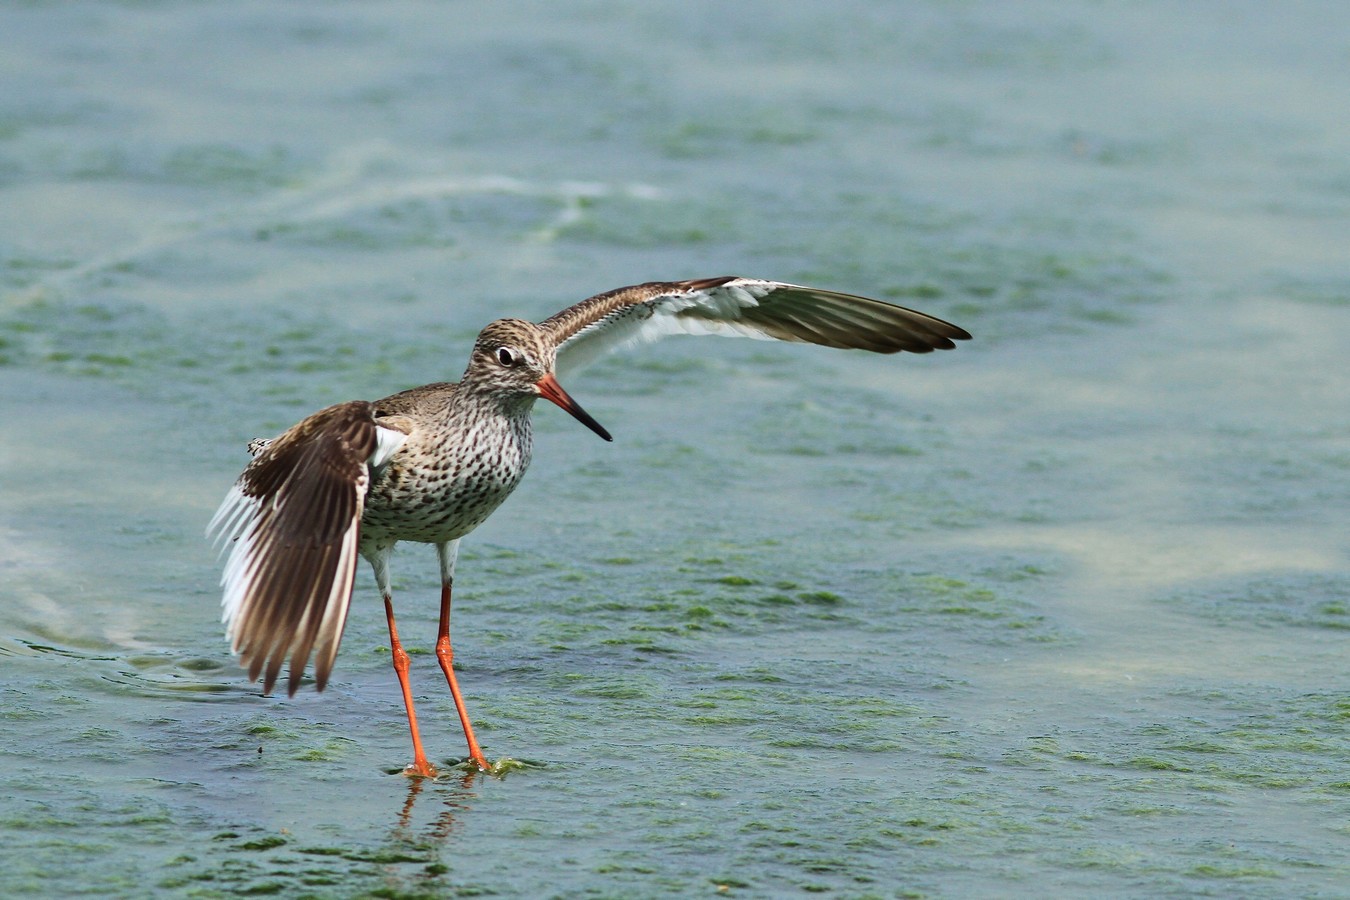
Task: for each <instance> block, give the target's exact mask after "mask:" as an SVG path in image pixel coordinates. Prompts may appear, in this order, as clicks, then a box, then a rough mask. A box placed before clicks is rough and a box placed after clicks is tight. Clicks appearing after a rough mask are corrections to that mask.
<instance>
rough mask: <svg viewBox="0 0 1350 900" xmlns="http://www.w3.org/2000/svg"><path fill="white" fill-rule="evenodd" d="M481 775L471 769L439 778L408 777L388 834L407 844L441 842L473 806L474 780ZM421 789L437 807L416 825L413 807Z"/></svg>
mask: <svg viewBox="0 0 1350 900" xmlns="http://www.w3.org/2000/svg"><path fill="white" fill-rule="evenodd" d="M481 776H482V773H480V772H477V771H471V772H462V773H460V774H458V775H453V776H449V777H444V776H443V777H441V778H409V779H408V796H407V798H406V799H405V800H404V801H403V808H402V809H400V810H399V812H398V820H397V822H396V823H395V825H394V829H393V832H392V834H391V835H390V836H391V837H393V838H394V839H396V840H399V841H404V842H407V843H424V842H441V841H445V840H446V839H447V838H449V837H450V835H452V834H454V833H455V832H457V831H458V830H459V827H460V818H461V816H463V814H465V813H467V812H468V811H469V810H471V809H472V808H473V801H474V800H476V799H477V798H478V792H477V791H475V790H474V781H475V780H476V779H478V778H479V777H481ZM424 791H425V792H426V794H427V799H429V800H431V799H433V798H434V799H435V800H436V801H439V806H438V807H437V808H436V813H435V816H434V818H433V819H432V821H431V822H430V823H428V824H427V825H425V826H421V827H418V826H415V824H414V822H413V808H414V806H416V804H417V802H418V800H419V799H420V798H421V796H422V793H423V792H424Z"/></svg>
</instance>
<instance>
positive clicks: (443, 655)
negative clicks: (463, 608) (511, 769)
mask: <svg viewBox="0 0 1350 900" xmlns="http://www.w3.org/2000/svg"><path fill="white" fill-rule="evenodd" d="M451 584H452V582H450V581H449V580H446V581H442V582H441V629H440V633H439V635H438V636H437V638H436V658H437V659H438V660H440V663H441V671H442V672H444V673H445V680H446V682H447V683H448V684H449V685H450V695H451V696H452V697H454V698H455V711H456V712H458V713H459V724H461V725H463V726H464V737H465V738H466V739H468V741H469V758H470V759H472V760H473V762H474V765H476V766H478V768H479V769H481V770H482V771H484V772H489V771H491V770H492V767H491V766H489V765H488V762H487V760H486V759H484V758H483V751H482V750H480V749H478V740H477V738H475V737H474V736H473V725H472V724H470V722H469V711H468V710H467V709H465V708H464V698H463V697H462V696H460V693H459V682H457V681H456V680H455V667H454V665H453V663H454V661H455V651H454V650H453V649H452V648H451V646H450V588H451ZM409 709H412V707H409Z"/></svg>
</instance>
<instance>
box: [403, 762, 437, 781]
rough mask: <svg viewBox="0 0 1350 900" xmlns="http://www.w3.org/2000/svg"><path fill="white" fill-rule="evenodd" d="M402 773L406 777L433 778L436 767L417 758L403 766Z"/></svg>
mask: <svg viewBox="0 0 1350 900" xmlns="http://www.w3.org/2000/svg"><path fill="white" fill-rule="evenodd" d="M403 774H404V775H405V776H407V777H408V778H435V777H436V767H435V766H433V765H432V764H431V763H429V762H427V761H426V760H425V759H423V760H418V761H415V762H410V763H408V764H407V765H406V766H404V767H403Z"/></svg>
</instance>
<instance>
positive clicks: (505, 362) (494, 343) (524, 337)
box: [461, 319, 614, 441]
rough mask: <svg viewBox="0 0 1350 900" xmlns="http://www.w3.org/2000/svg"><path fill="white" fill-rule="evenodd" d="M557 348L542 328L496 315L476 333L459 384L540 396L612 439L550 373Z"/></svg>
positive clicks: (477, 388) (527, 395) (497, 392)
mask: <svg viewBox="0 0 1350 900" xmlns="http://www.w3.org/2000/svg"><path fill="white" fill-rule="evenodd" d="M556 351H557V348H556V346H555V345H554V344H553V342H552V341H551V340H550V339H549V338H548V336H547V335H546V333H545V332H544V330H543V329H542V328H540V327H539V326H538V325H535V324H534V323H533V322H526V321H525V320H523V319H498V320H497V321H495V322H492V323H491V324H489V325H488V326H487V327H486V328H484V329H483V330H482V331H480V332H479V333H478V340H476V341H474V345H473V353H472V354H471V355H470V357H469V367H468V368H467V369H466V370H465V371H464V379H463V381H462V382H461V385H462V386H467V387H471V388H472V389H473V390H478V391H484V392H487V393H496V394H499V395H501V396H503V397H511V398H516V397H543V398H545V399H546V400H550V401H552V402H553V403H556V404H557V405H558V406H560V407H562V408H563V409H565V410H567V412H569V413H571V414H572V416H573V417H574V418H575V419H576V420H577V421H578V422H580V423H581V424H583V425H585V426H586V427H587V428H589V429H590V430H591V431H594V432H595V433H596V434H598V435H600V437H602V438H604V439H605V440H607V441H612V440H614V438H613V437H611V436H610V433H609V432H608V431H606V430H605V429H604V427H602V426H601V425H600V423H599V422H597V421H595V419H593V418H591V416H590V414H589V413H587V412H586V410H584V409H582V408H581V405H580V404H578V403H577V402H576V401H575V400H573V399H572V398H571V397H570V396H568V394H567V392H566V391H564V390H563V388H562V385H560V384H558V379H557V377H556V376H555V375H554V373H553V366H554V362H555V359H556Z"/></svg>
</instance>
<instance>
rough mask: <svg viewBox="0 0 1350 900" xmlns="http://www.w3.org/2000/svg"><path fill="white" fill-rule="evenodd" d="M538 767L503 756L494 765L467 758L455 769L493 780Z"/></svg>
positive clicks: (485, 761)
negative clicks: (490, 777) (485, 776)
mask: <svg viewBox="0 0 1350 900" xmlns="http://www.w3.org/2000/svg"><path fill="white" fill-rule="evenodd" d="M538 767H539V766H538V764H537V763H527V762H522V761H520V760H518V759H512V758H511V757H509V756H503V757H502V758H501V759H499V760H497V761H496V762H495V763H490V762H488V761H487V760H486V759H484V758H479V759H475V758H474V757H468V758H466V759H464V760H461V761H460V763H459V764H458V765H457V766H456V768H457V769H459V770H460V771H462V772H468V773H470V774H479V773H481V774H483V775H491V776H492V777H493V778H504V777H506V775H508V774H510V773H511V772H515V771H518V770H520V769H535V768H538Z"/></svg>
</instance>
